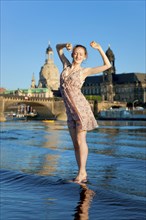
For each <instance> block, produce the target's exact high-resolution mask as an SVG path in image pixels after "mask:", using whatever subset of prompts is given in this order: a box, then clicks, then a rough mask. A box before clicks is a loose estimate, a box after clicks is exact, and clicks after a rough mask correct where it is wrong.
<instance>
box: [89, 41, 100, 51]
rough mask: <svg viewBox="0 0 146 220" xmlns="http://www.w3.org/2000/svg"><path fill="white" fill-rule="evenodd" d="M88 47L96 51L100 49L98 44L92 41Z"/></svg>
mask: <svg viewBox="0 0 146 220" xmlns="http://www.w3.org/2000/svg"><path fill="white" fill-rule="evenodd" d="M90 46H91V47H92V48H94V49H97V50H99V49H100V48H101V46H100V44H98V43H96V42H95V41H92V42H91V43H90Z"/></svg>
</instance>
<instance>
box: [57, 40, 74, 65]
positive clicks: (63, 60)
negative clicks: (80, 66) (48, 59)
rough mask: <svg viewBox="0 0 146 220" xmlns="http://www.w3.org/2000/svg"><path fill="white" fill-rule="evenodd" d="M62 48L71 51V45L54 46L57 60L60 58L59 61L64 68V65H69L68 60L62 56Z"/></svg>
mask: <svg viewBox="0 0 146 220" xmlns="http://www.w3.org/2000/svg"><path fill="white" fill-rule="evenodd" d="M64 48H66V49H67V50H72V45H71V44H70V43H65V44H57V45H56V50H57V53H58V55H59V58H60V60H61V62H62V64H63V67H64V66H65V64H67V65H69V64H70V62H69V60H68V59H67V58H66V56H65V55H64V52H63V49H64Z"/></svg>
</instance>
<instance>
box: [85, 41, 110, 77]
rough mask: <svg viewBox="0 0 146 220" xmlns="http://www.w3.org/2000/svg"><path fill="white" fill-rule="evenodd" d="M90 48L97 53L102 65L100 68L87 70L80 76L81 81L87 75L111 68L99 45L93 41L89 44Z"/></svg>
mask: <svg viewBox="0 0 146 220" xmlns="http://www.w3.org/2000/svg"><path fill="white" fill-rule="evenodd" d="M90 46H91V47H92V48H94V49H96V50H98V51H99V53H100V55H101V57H102V59H103V63H104V64H103V65H102V66H97V67H92V68H87V69H86V71H85V72H84V73H83V75H82V78H83V80H84V79H85V78H86V77H87V76H89V75H92V74H97V73H101V72H103V71H105V70H107V69H109V68H110V67H111V63H110V61H109V59H108V58H107V56H106V54H105V52H104V51H103V49H102V47H101V46H100V44H98V43H96V42H95V41H92V42H91V43H90Z"/></svg>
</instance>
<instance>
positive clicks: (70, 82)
mask: <svg viewBox="0 0 146 220" xmlns="http://www.w3.org/2000/svg"><path fill="white" fill-rule="evenodd" d="M84 70H85V69H80V70H78V71H74V72H71V66H67V67H66V68H64V70H63V72H62V73H61V76H60V91H61V95H62V98H63V100H64V103H65V107H66V114H67V123H68V127H69V128H75V127H76V126H77V128H78V129H79V130H86V131H89V130H93V129H94V128H96V127H98V124H97V121H96V119H95V118H94V115H93V112H92V110H91V107H90V104H89V102H88V101H87V100H86V98H85V97H84V95H83V94H82V92H81V87H82V85H83V82H82V81H81V77H80V76H81V74H82V73H83V71H84Z"/></svg>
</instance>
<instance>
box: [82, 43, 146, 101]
mask: <svg viewBox="0 0 146 220" xmlns="http://www.w3.org/2000/svg"><path fill="white" fill-rule="evenodd" d="M106 55H107V57H108V58H109V61H110V63H111V65H112V67H111V68H110V69H108V70H106V71H105V72H103V75H95V76H89V77H87V78H86V80H85V82H84V84H83V87H82V92H83V94H84V95H98V96H101V98H102V101H108V102H114V101H119V102H133V101H135V100H138V102H142V103H145V102H146V73H135V72H133V73H121V74H116V68H115V55H114V53H113V51H112V50H111V48H110V46H109V48H108V50H107V51H106Z"/></svg>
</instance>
